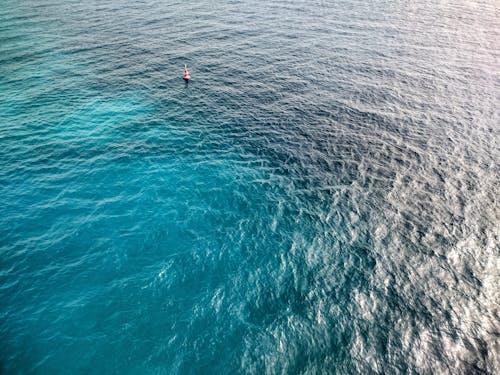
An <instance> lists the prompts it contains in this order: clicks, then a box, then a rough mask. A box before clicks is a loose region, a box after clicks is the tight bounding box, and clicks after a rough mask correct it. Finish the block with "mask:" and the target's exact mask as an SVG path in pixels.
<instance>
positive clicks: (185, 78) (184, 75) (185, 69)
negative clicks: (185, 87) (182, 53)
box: [182, 65, 191, 81]
mask: <svg viewBox="0 0 500 375" xmlns="http://www.w3.org/2000/svg"><path fill="white" fill-rule="evenodd" d="M182 78H183V79H184V81H189V80H190V79H191V76H190V75H189V70H188V68H187V66H186V65H184V73H183V74H182Z"/></svg>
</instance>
